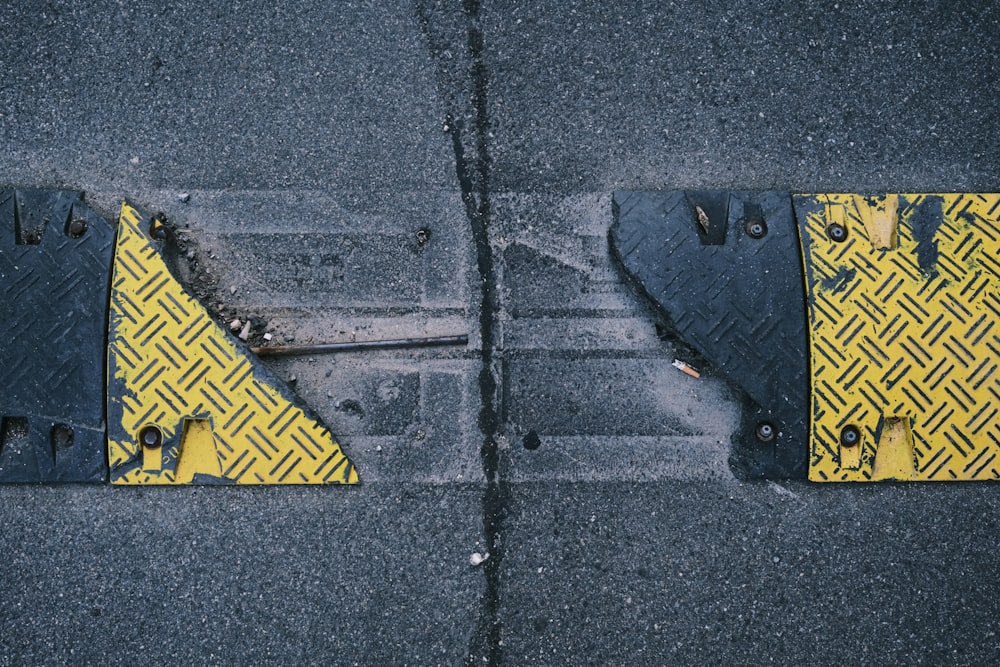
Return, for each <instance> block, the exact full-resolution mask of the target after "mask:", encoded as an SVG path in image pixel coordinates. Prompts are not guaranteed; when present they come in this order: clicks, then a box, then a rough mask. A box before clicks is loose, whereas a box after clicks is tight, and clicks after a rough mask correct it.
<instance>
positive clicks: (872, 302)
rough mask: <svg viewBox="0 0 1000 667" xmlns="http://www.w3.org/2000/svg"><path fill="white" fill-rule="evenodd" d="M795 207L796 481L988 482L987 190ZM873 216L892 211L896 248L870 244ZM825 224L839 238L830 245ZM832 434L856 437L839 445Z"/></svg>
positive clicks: (999, 349) (990, 208)
mask: <svg viewBox="0 0 1000 667" xmlns="http://www.w3.org/2000/svg"><path fill="white" fill-rule="evenodd" d="M885 197H889V198H896V197H898V199H890V200H889V201H888V205H887V202H886V200H885ZM795 206H796V212H797V216H798V220H799V230H800V234H801V242H802V251H803V257H804V260H805V272H806V293H807V301H808V312H809V334H810V349H811V366H812V368H811V391H812V413H811V434H810V462H809V478H810V479H812V480H815V481H865V480H877V479H908V480H983V479H998V478H1000V458H998V455H1000V419H998V414H1000V372H998V364H1000V296H998V293H1000V195H997V194H988V195H986V194H902V195H887V196H882V197H864V196H861V195H853V194H829V195H801V196H796V197H795ZM886 210H888V211H890V212H893V211H898V212H897V213H896V214H895V219H896V220H897V226H896V229H895V235H896V241H897V243H898V246H897V248H896V249H889V250H880V249H875V247H874V244H873V243H872V241H871V240H870V239H871V232H870V231H869V230H870V229H871V226H872V218H873V216H874V215H877V214H878V211H882V212H883V213H884V212H885V211H886ZM831 225H837V226H840V227H841V228H843V230H844V231H846V237H844V238H843V240H841V241H839V242H838V241H835V240H833V239H832V237H831ZM833 231H834V232H836V233H835V234H834V236H838V235H839V231H838V230H836V229H834V230H833ZM893 426H898V427H900V428H898V429H897V428H890V427H893ZM845 429H855V433H856V434H858V435H860V442H859V443H858V444H850V442H851V440H852V439H848V440H846V441H845V438H844V433H845ZM890 431H891V432H892V434H890ZM900 441H903V445H901V446H902V449H899V447H900V445H899V442H900ZM845 442H846V443H847V444H845ZM883 450H884V451H885V453H884V454H881V455H880V452H881V451H883ZM890 450H893V451H894V453H890ZM880 456H883V458H885V457H890V456H893V457H895V458H896V459H897V461H896V464H894V465H891V466H889V465H885V461H880V458H879V457H880ZM880 463H882V464H883V465H881V466H880Z"/></svg>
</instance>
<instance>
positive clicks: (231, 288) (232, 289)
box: [229, 285, 236, 294]
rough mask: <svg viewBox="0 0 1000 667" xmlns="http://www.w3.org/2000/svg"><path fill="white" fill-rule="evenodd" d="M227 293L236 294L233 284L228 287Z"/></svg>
mask: <svg viewBox="0 0 1000 667" xmlns="http://www.w3.org/2000/svg"><path fill="white" fill-rule="evenodd" d="M229 293H230V294H236V285H233V286H232V287H230V288H229Z"/></svg>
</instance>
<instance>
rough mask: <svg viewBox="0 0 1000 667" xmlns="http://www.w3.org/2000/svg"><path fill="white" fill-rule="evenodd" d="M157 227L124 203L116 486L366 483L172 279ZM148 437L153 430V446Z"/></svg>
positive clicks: (111, 343) (111, 417) (112, 350)
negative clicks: (144, 439) (153, 231)
mask: <svg viewBox="0 0 1000 667" xmlns="http://www.w3.org/2000/svg"><path fill="white" fill-rule="evenodd" d="M150 224H151V223H150V220H147V219H144V218H143V217H142V216H141V215H140V214H139V213H138V212H137V211H136V210H135V209H134V208H132V207H131V206H128V205H127V204H126V205H123V206H122V212H121V218H120V224H119V227H118V239H117V243H116V246H115V254H114V273H113V275H112V286H111V309H110V322H109V327H108V347H109V350H108V462H109V464H110V468H111V481H112V483H114V484H190V483H213V484H324V483H343V484H354V483H356V482H357V481H358V474H357V471H356V470H355V468H354V466H353V465H352V464H351V462H350V461H349V460H348V459H347V457H346V456H345V454H344V452H343V451H342V450H341V448H340V446H339V445H338V444H337V443H336V442H335V441H334V440H333V437H332V436H331V434H330V432H329V430H327V428H326V427H325V426H323V425H322V424H321V423H319V421H318V420H317V419H316V418H315V417H313V416H311V415H310V414H308V413H307V411H306V409H305V408H304V406H301V405H299V404H298V403H297V402H296V400H295V397H294V396H293V395H292V394H291V392H290V391H288V390H287V389H286V388H284V387H283V386H282V383H281V382H280V381H279V380H277V379H276V378H275V377H274V376H273V375H272V374H271V373H270V372H269V371H268V370H267V369H266V368H265V367H264V366H263V365H262V364H261V363H260V362H259V361H258V360H257V359H256V358H254V357H252V355H251V353H250V352H249V351H247V350H246V349H245V348H243V347H242V346H238V345H237V343H236V341H235V339H233V338H232V337H231V335H230V334H229V333H228V332H227V331H225V330H224V329H223V328H222V327H220V326H219V325H218V324H217V323H216V322H215V321H214V320H213V319H212V318H211V316H210V315H209V314H208V312H206V310H205V309H204V308H203V307H202V306H201V304H200V303H198V302H197V300H195V299H194V298H193V297H191V296H189V295H188V294H187V293H186V292H185V291H184V289H183V288H182V287H181V285H180V283H178V282H177V281H176V280H175V279H174V278H173V276H172V275H171V273H170V271H169V269H168V267H167V265H166V263H165V262H164V261H163V258H162V257H161V255H160V252H159V250H158V249H157V247H156V243H157V242H156V241H153V240H152V238H151V237H150V235H149V227H150ZM154 224H155V223H154ZM141 433H147V434H149V433H153V434H155V437H153V436H150V440H151V441H152V442H153V443H154V444H153V446H146V445H142V444H140V434H141Z"/></svg>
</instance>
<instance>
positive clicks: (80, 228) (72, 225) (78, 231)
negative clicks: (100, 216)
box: [66, 218, 87, 239]
mask: <svg viewBox="0 0 1000 667" xmlns="http://www.w3.org/2000/svg"><path fill="white" fill-rule="evenodd" d="M66 232H67V233H68V234H69V236H70V238H74V239H78V238H80V237H81V236H83V235H84V234H86V233H87V221H86V220H84V219H83V218H73V219H72V220H70V221H69V226H68V227H67V228H66Z"/></svg>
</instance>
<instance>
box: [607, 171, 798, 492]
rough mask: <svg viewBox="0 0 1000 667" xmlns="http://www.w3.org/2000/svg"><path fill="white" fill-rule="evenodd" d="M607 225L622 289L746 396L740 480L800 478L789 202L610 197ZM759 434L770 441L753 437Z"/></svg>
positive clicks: (670, 195)
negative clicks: (769, 432) (628, 288)
mask: <svg viewBox="0 0 1000 667" xmlns="http://www.w3.org/2000/svg"><path fill="white" fill-rule="evenodd" d="M699 209H700V211H699ZM613 215H614V223H613V225H612V227H611V231H610V243H611V252H612V254H613V255H614V257H615V258H616V259H617V260H618V261H619V263H620V264H621V266H622V268H623V269H624V271H625V274H626V275H627V277H628V279H629V281H630V282H631V283H632V284H633V285H634V286H635V287H636V288H637V289H638V291H639V292H640V293H642V294H643V295H644V296H645V297H647V298H648V299H649V300H650V301H651V302H652V303H653V305H654V306H655V308H656V312H657V313H658V315H659V316H660V317H661V318H662V320H663V322H662V324H663V325H664V326H666V327H668V328H669V329H671V330H672V331H673V332H674V333H676V335H677V336H679V337H680V338H681V339H682V340H683V341H684V342H685V343H687V344H688V345H690V346H691V347H693V348H694V349H695V350H697V351H698V353H699V354H701V355H702V356H704V357H705V358H706V359H707V360H708V361H709V362H710V363H712V364H714V365H715V366H716V367H717V368H718V369H719V371H720V372H721V373H722V374H724V375H725V376H726V377H727V378H728V380H729V381H730V382H731V383H732V384H734V385H735V386H736V387H738V388H739V389H740V391H741V392H742V399H743V416H742V420H741V426H740V430H739V432H737V433H736V434H734V436H733V450H732V455H731V457H730V464H731V465H732V467H733V469H734V471H735V472H736V474H737V475H739V476H741V477H748V478H760V477H767V478H804V477H806V473H807V464H808V455H807V443H808V414H809V412H808V391H809V385H808V382H809V378H808V356H807V354H808V352H807V342H806V332H805V326H806V312H805V298H804V294H803V280H802V260H801V256H800V253H799V242H798V236H797V231H796V225H795V217H794V211H793V209H792V200H791V196H790V195H789V194H788V193H785V192H746V191H687V192H684V191H663V192H616V193H615V195H614V199H613ZM754 222H758V223H760V224H762V225H763V227H753V226H752V225H753V223H754ZM706 226H707V229H706ZM751 232H753V235H751ZM761 232H763V235H762V236H760V238H755V237H754V236H755V235H756V236H759V235H760V233H761ZM763 424H767V425H770V426H771V427H772V429H773V437H771V438H770V439H766V438H765V439H762V438H761V437H760V434H759V430H760V426H761V425H763Z"/></svg>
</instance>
